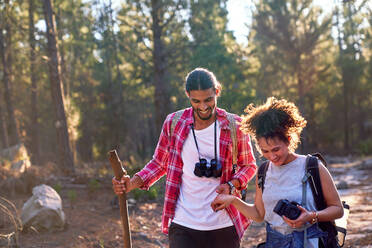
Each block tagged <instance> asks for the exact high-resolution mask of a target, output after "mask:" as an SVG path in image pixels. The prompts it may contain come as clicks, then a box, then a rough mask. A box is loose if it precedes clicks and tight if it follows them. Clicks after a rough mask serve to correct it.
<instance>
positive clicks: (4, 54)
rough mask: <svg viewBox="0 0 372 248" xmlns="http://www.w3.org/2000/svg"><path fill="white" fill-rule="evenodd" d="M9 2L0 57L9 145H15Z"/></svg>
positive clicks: (4, 21)
mask: <svg viewBox="0 0 372 248" xmlns="http://www.w3.org/2000/svg"><path fill="white" fill-rule="evenodd" d="M8 8H9V0H6V1H5V11H4V13H5V15H4V20H1V22H2V23H3V25H4V26H5V31H6V36H5V37H4V35H3V28H2V27H0V54H1V55H0V56H1V61H2V64H3V71H4V75H3V83H4V99H5V103H6V111H7V115H8V131H9V142H10V144H9V145H15V144H18V143H19V142H20V140H19V130H18V123H17V120H16V118H15V115H14V107H13V100H12V88H11V85H12V48H11V45H12V29H11V26H10V23H9V20H8V17H7V16H8V15H7V12H8Z"/></svg>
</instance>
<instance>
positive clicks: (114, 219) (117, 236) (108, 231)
mask: <svg viewBox="0 0 372 248" xmlns="http://www.w3.org/2000/svg"><path fill="white" fill-rule="evenodd" d="M364 160H365V162H362V161H361V160H358V161H355V162H353V163H347V164H332V165H330V170H331V173H332V175H333V176H334V178H335V182H336V184H338V183H340V181H342V180H344V181H346V182H347V184H348V188H347V189H344V190H340V194H341V198H342V200H346V201H347V203H349V205H350V208H351V211H350V216H349V222H348V234H347V236H346V242H345V246H344V247H356V248H357V247H372V214H371V213H372V206H371V205H370V202H371V198H372V194H371V192H372V185H371V183H370V182H371V181H370V177H371V176H372V162H370V161H369V160H368V161H369V162H368V161H367V160H366V159H364ZM366 161H367V163H366ZM55 180H59V182H62V187H61V190H60V195H61V197H62V199H63V210H64V212H65V214H66V217H67V222H68V224H67V226H66V228H65V230H64V231H61V232H56V233H35V232H32V231H29V232H27V233H21V234H20V239H19V240H20V242H19V243H20V247H21V248H31V247H32V248H36V247H40V248H41V247H42V248H52V247H53V248H56V247H61V248H62V247H81V248H88V247H89V248H92V247H93V248H96V247H97V248H102V247H121V246H122V229H121V228H122V227H121V222H120V216H119V210H118V209H117V208H116V207H117V206H116V205H115V204H114V203H113V198H114V194H113V192H112V190H111V184H110V179H109V178H108V177H107V180H102V181H101V182H100V185H101V186H100V187H99V188H96V189H94V190H92V187H89V186H88V187H86V186H85V185H89V183H86V182H85V183H84V180H83V179H75V180H74V181H72V179H71V178H67V177H66V178H64V177H60V178H55ZM79 180H80V181H79ZM85 180H87V179H85ZM251 188H252V187H251ZM71 190H73V191H74V192H76V197H71ZM253 195H254V193H253V191H252V190H251V191H250V192H249V193H248V197H247V201H249V202H252V201H253ZM29 197H30V195H27V194H23V195H19V194H15V195H14V196H12V197H10V198H8V199H9V200H11V201H12V202H13V203H14V204H15V205H16V206H17V209H19V210H20V209H21V208H22V206H23V204H24V202H25V201H26V200H27V199H28V198H29ZM162 207H163V203H162V196H161V195H159V196H158V200H147V201H141V200H138V201H136V202H134V203H133V204H130V207H129V213H130V224H131V232H132V242H133V247H134V248H136V247H150V248H151V247H168V240H167V237H166V236H165V235H163V234H162V233H161V230H160V225H161V212H162ZM264 239H265V232H264V225H263V224H257V223H253V224H252V225H251V226H250V228H249V229H248V230H247V231H246V233H245V235H244V237H243V240H242V245H241V247H242V248H248V247H254V246H255V245H257V244H258V243H260V242H262V241H263V240H264Z"/></svg>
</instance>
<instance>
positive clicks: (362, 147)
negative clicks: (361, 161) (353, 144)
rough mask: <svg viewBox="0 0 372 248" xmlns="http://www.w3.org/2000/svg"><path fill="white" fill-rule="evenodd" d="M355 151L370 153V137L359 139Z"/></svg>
mask: <svg viewBox="0 0 372 248" xmlns="http://www.w3.org/2000/svg"><path fill="white" fill-rule="evenodd" d="M357 152H358V153H359V154H361V155H370V154H372V139H367V140H364V141H361V142H360V143H359V145H358V148H357Z"/></svg>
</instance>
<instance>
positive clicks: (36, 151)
mask: <svg viewBox="0 0 372 248" xmlns="http://www.w3.org/2000/svg"><path fill="white" fill-rule="evenodd" d="M28 2H29V9H28V15H29V26H30V27H29V43H30V74H31V118H30V119H31V154H32V162H33V163H34V164H40V162H41V161H40V142H39V141H40V139H39V123H38V120H37V119H38V116H39V114H38V107H37V79H36V71H35V64H36V55H35V43H36V41H35V26H34V9H35V6H34V1H33V0H29V1H28Z"/></svg>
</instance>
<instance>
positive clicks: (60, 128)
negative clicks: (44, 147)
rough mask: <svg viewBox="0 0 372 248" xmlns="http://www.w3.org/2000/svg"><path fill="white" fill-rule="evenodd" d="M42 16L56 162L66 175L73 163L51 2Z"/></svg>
mask: <svg viewBox="0 0 372 248" xmlns="http://www.w3.org/2000/svg"><path fill="white" fill-rule="evenodd" d="M43 6H44V15H45V21H46V25H47V38H48V56H49V62H48V66H49V79H50V84H51V87H50V88H51V91H52V98H53V103H54V104H53V105H54V111H55V114H56V117H55V118H56V122H55V127H56V130H57V139H58V140H57V149H58V162H59V163H60V165H61V166H62V169H63V170H64V171H65V172H66V173H67V174H69V173H74V162H73V156H72V153H71V148H70V142H69V134H68V131H67V120H66V113H65V107H64V99H63V87H62V78H61V71H60V58H59V53H58V48H57V39H56V28H55V20H54V15H53V7H52V3H51V0H44V1H43Z"/></svg>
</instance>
